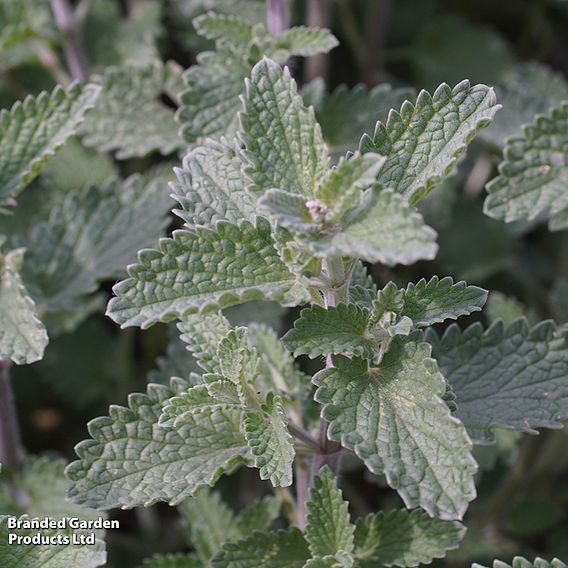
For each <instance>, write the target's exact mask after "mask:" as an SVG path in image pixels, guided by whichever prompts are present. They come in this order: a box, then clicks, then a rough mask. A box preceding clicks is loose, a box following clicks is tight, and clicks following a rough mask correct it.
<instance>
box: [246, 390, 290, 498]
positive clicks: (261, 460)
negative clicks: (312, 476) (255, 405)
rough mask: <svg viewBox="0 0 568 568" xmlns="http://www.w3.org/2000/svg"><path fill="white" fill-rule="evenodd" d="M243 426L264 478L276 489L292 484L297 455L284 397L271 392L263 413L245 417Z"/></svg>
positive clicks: (248, 414) (261, 476)
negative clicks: (285, 409) (293, 466)
mask: <svg viewBox="0 0 568 568" xmlns="http://www.w3.org/2000/svg"><path fill="white" fill-rule="evenodd" d="M243 426H244V433H245V437H246V439H247V443H248V445H249V447H250V449H251V453H252V455H253V456H254V465H255V467H257V468H258V469H259V470H260V478H261V479H270V482H271V483H272V485H273V486H274V487H288V486H289V485H292V465H293V463H294V457H295V455H296V452H295V450H294V442H293V439H292V436H291V434H290V432H289V431H288V426H287V418H286V413H285V412H284V407H283V404H282V399H281V398H280V396H279V395H276V396H274V395H273V394H272V393H269V395H268V397H267V399H266V402H265V403H264V404H263V405H262V411H260V410H259V411H249V412H247V413H246V414H245V419H244V423H243Z"/></svg>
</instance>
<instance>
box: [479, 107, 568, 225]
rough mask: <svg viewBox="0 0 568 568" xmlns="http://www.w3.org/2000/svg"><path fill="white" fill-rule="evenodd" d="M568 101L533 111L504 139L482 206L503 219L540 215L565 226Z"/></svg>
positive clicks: (567, 212)
mask: <svg viewBox="0 0 568 568" xmlns="http://www.w3.org/2000/svg"><path fill="white" fill-rule="evenodd" d="M567 187H568V102H564V103H561V104H560V105H559V106H557V107H555V108H553V109H552V110H551V111H550V112H549V113H548V114H547V115H543V116H537V117H536V119H535V120H534V121H533V122H532V123H531V124H529V125H527V126H525V127H524V128H523V133H522V135H521V136H519V137H516V138H511V139H509V140H507V144H506V146H505V151H504V160H503V162H501V164H499V176H498V177H496V178H494V179H493V180H491V181H490V182H489V183H488V184H487V192H488V194H489V195H488V196H487V198H486V200H485V205H484V211H485V213H486V214H487V215H489V216H490V217H493V218H494V219H501V220H503V221H505V222H506V223H510V222H512V221H518V220H520V219H524V220H527V221H531V220H533V219H536V218H538V217H541V216H542V217H544V218H546V219H548V220H549V227H550V229H551V230H552V231H558V230H561V229H565V228H567V227H568V193H567V192H566V188H567Z"/></svg>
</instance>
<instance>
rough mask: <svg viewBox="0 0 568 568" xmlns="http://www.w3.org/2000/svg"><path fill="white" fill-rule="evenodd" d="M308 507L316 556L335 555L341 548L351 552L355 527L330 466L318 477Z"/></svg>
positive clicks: (308, 528) (308, 533)
mask: <svg viewBox="0 0 568 568" xmlns="http://www.w3.org/2000/svg"><path fill="white" fill-rule="evenodd" d="M306 507H307V511H308V513H307V525H306V540H307V541H308V544H309V547H310V552H311V553H312V556H328V555H329V556H333V555H335V554H336V553H338V552H340V551H343V552H344V553H347V554H351V553H352V552H353V549H354V545H353V532H354V530H355V527H354V525H352V524H351V520H350V518H349V509H348V505H347V501H344V500H343V495H342V493H341V491H340V489H339V488H338V487H337V484H336V480H335V478H334V476H333V474H332V473H331V470H330V469H329V468H328V467H327V466H326V467H324V468H322V469H321V470H320V472H319V473H318V475H317V476H316V477H315V478H314V485H313V487H312V489H311V490H310V497H309V500H308V502H307V505H306Z"/></svg>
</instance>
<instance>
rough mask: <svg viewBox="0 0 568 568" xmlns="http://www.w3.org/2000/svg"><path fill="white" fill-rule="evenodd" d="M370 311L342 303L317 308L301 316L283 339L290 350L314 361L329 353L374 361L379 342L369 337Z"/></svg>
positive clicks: (314, 307)
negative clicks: (348, 354)
mask: <svg viewBox="0 0 568 568" xmlns="http://www.w3.org/2000/svg"><path fill="white" fill-rule="evenodd" d="M368 323H369V311H368V310H367V309H365V308H361V307H359V306H357V305H355V304H339V305H338V306H337V307H331V308H327V309H325V308H322V307H320V306H317V305H313V306H312V307H311V308H305V309H303V310H302V311H301V313H300V318H299V319H297V320H296V321H295V322H294V328H293V329H291V330H290V331H288V333H286V335H285V336H284V337H283V338H282V341H283V342H284V344H285V345H286V347H287V348H288V349H289V350H290V351H292V352H293V353H294V355H295V356H296V357H298V356H299V355H308V356H309V357H310V358H311V359H313V358H314V357H318V356H320V355H327V354H329V353H334V354H339V353H351V354H353V355H355V356H357V357H362V358H364V359H372V358H373V357H374V356H375V354H376V351H377V341H376V340H373V338H372V337H368V336H367V334H366V331H367V324H368Z"/></svg>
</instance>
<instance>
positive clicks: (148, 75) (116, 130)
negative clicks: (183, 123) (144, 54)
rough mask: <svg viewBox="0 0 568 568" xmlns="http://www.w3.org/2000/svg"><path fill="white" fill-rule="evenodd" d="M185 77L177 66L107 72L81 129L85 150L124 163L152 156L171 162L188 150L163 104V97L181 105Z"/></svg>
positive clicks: (111, 69) (153, 66) (100, 80)
mask: <svg viewBox="0 0 568 568" xmlns="http://www.w3.org/2000/svg"><path fill="white" fill-rule="evenodd" d="M180 72H181V71H180V69H179V67H178V66H177V65H175V64H169V65H161V64H157V63H153V64H151V65H146V66H121V67H110V68H108V69H107V70H106V71H105V74H104V75H103V76H102V77H100V78H99V79H98V81H99V83H100V85H101V87H102V92H101V96H100V97H99V100H98V101H97V104H96V106H95V108H94V109H93V111H92V112H91V113H90V114H89V116H88V117H87V120H85V124H84V125H83V128H82V132H83V134H84V138H83V142H84V143H85V145H87V146H92V147H95V148H97V149H98V150H99V151H101V152H109V151H110V152H115V153H116V157H117V158H118V159H120V160H126V159H128V158H135V157H142V156H145V155H147V154H149V153H150V152H159V153H160V154H162V155H164V156H166V155H168V154H171V153H172V152H175V151H176V150H178V149H180V148H181V147H183V142H182V140H181V138H180V137H179V136H178V125H177V124H176V122H175V119H174V113H173V111H172V110H171V109H170V108H168V107H167V106H166V105H164V104H163V103H162V102H161V101H160V100H159V99H160V96H161V95H162V94H167V95H169V96H170V98H173V99H174V101H175V100H176V97H177V93H176V92H175V90H176V89H177V86H176V83H177V78H176V77H177V75H179V74H180ZM172 87H173V88H172Z"/></svg>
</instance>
